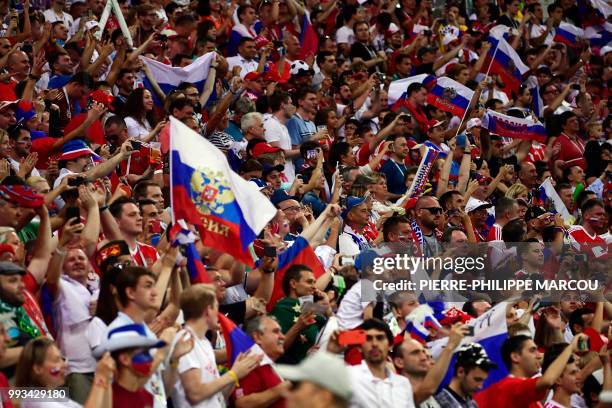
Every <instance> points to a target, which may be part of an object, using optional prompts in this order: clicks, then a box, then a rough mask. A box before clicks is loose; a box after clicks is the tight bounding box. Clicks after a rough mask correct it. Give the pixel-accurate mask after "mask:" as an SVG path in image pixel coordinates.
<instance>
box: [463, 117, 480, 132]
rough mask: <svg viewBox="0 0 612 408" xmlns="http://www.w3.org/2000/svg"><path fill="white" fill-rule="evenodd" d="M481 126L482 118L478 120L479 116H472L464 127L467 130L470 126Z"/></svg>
mask: <svg viewBox="0 0 612 408" xmlns="http://www.w3.org/2000/svg"><path fill="white" fill-rule="evenodd" d="M481 126H482V120H480V119H479V118H472V119H470V120H468V122H467V125H466V126H465V127H466V129H467V130H470V129H471V128H474V127H481Z"/></svg>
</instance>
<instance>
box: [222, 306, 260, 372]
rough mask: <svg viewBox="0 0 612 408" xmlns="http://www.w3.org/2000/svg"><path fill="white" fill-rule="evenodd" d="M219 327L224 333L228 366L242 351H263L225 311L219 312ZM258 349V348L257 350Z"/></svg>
mask: <svg viewBox="0 0 612 408" xmlns="http://www.w3.org/2000/svg"><path fill="white" fill-rule="evenodd" d="M218 319H219V328H220V329H221V332H222V333H223V338H224V340H225V350H226V352H227V361H228V364H227V365H228V366H229V367H231V366H232V365H233V364H234V362H235V361H236V358H238V355H239V354H240V353H248V352H249V351H251V350H252V351H254V352H257V351H259V352H261V353H263V351H262V350H261V348H259V346H258V345H256V344H255V342H254V341H253V339H252V338H250V337H249V336H247V334H246V333H245V332H243V331H242V330H241V329H240V328H239V327H238V326H236V323H234V322H233V321H232V320H231V319H229V318H228V317H226V316H225V315H224V314H223V313H219V314H218ZM256 349H257V350H256Z"/></svg>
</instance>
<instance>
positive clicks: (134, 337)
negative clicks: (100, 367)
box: [94, 323, 166, 357]
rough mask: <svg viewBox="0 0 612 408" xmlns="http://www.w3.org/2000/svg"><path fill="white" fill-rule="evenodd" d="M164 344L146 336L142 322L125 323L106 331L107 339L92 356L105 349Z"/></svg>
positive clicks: (147, 346)
mask: <svg viewBox="0 0 612 408" xmlns="http://www.w3.org/2000/svg"><path fill="white" fill-rule="evenodd" d="M165 345H166V342H165V341H162V340H158V339H152V338H149V337H147V332H146V330H145V326H144V324H138V323H134V324H127V325H125V326H120V327H117V328H115V329H112V330H110V331H109V332H108V337H107V339H106V340H105V341H104V342H103V343H102V344H101V345H100V346H99V347H98V348H96V349H94V356H95V357H99V356H101V355H102V354H104V353H105V352H107V351H110V352H111V353H112V352H114V351H118V350H125V349H129V348H147V349H149V348H159V347H164V346H165Z"/></svg>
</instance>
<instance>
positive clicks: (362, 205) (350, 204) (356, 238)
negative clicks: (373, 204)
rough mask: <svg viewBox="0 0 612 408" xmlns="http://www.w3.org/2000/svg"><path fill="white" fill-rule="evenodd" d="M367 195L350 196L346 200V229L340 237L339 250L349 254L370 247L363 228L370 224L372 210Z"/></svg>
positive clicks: (343, 216)
mask: <svg viewBox="0 0 612 408" xmlns="http://www.w3.org/2000/svg"><path fill="white" fill-rule="evenodd" d="M368 204H369V199H368V198H367V197H353V196H350V197H348V198H347V200H346V209H345V210H344V211H343V212H342V218H344V229H343V230H342V234H340V237H339V238H338V247H339V248H340V250H339V252H340V253H341V254H344V255H347V256H354V255H357V254H358V253H359V252H361V251H363V250H364V249H367V248H369V246H370V245H369V243H368V240H367V239H366V237H365V236H364V235H363V229H364V228H365V226H366V225H367V224H368V221H369V217H370V211H369V210H368Z"/></svg>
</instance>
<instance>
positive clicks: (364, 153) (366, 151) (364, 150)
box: [356, 143, 371, 166]
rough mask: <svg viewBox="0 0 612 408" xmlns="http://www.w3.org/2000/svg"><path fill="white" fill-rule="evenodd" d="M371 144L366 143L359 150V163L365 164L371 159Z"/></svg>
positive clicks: (360, 164)
mask: <svg viewBox="0 0 612 408" xmlns="http://www.w3.org/2000/svg"><path fill="white" fill-rule="evenodd" d="M370 154H371V152H370V144H369V143H364V144H362V145H361V146H360V147H359V150H357V155H356V156H357V165H358V166H365V165H366V164H368V162H369V161H370Z"/></svg>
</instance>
